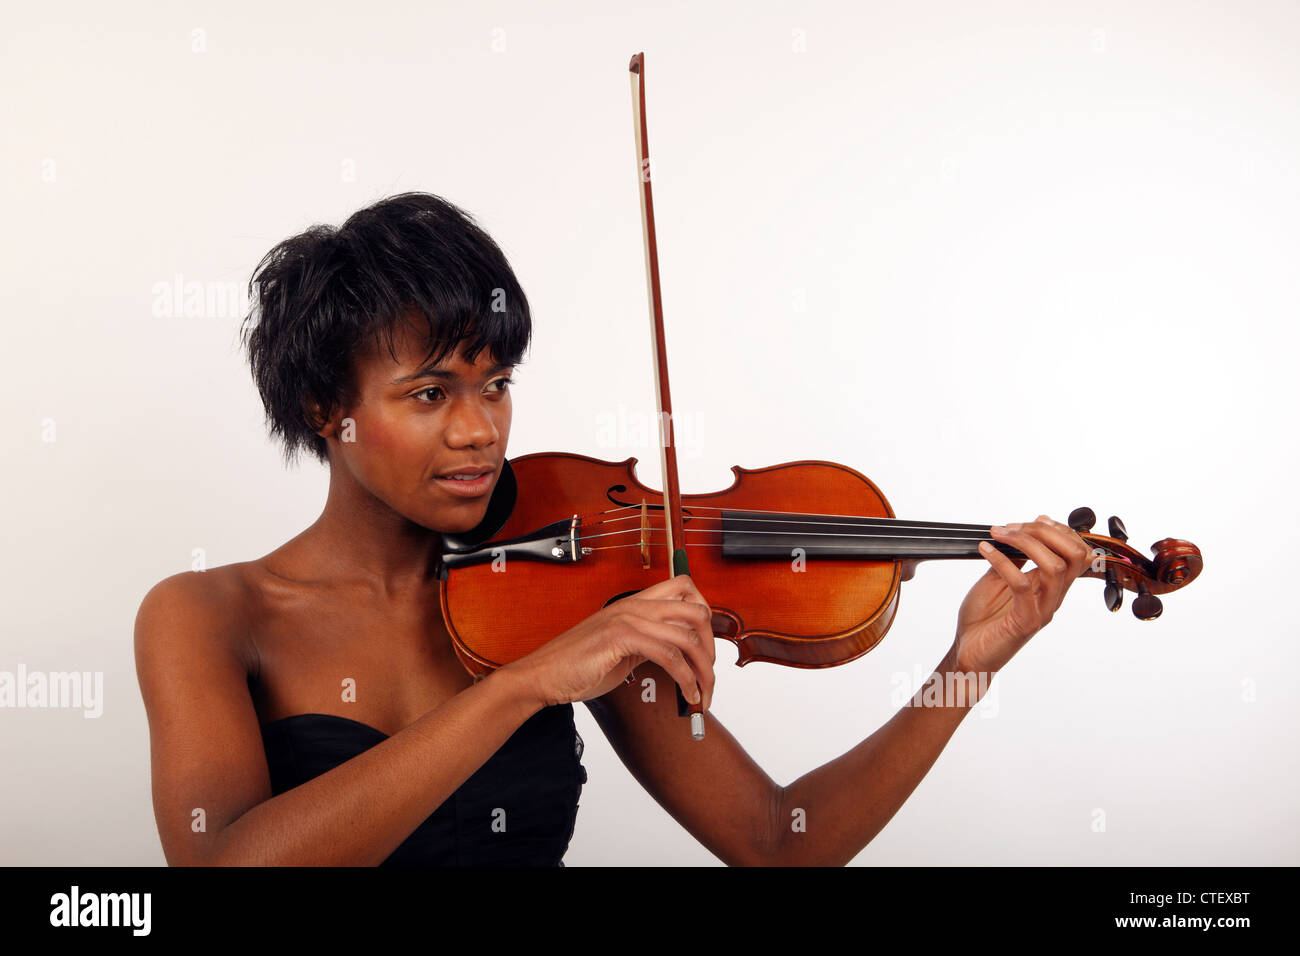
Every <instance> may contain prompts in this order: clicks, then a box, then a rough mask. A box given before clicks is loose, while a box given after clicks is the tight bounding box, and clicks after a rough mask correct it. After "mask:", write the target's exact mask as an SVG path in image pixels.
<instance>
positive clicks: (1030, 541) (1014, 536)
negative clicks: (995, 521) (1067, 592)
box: [992, 522, 1069, 586]
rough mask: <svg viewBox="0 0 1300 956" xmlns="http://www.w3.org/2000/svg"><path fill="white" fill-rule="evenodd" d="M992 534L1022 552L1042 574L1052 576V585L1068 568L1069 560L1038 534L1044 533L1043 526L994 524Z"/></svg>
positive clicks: (1033, 523) (1032, 523) (1032, 524)
mask: <svg viewBox="0 0 1300 956" xmlns="http://www.w3.org/2000/svg"><path fill="white" fill-rule="evenodd" d="M992 532H993V536H994V537H995V538H996V539H997V540H999V541H1004V542H1006V543H1007V544H1009V545H1011V546H1012V547H1014V548H1016V549H1018V550H1020V551H1022V552H1024V553H1025V554H1027V555H1028V556H1029V558H1030V559H1031V560H1032V561H1033V562H1034V564H1036V565H1037V566H1038V570H1039V571H1041V572H1042V573H1043V575H1044V576H1046V577H1048V578H1052V579H1054V580H1053V586H1056V584H1057V583H1058V581H1057V580H1056V579H1059V578H1060V577H1061V576H1062V575H1063V574H1064V573H1065V571H1066V570H1067V569H1068V568H1069V562H1067V561H1066V560H1065V558H1063V557H1061V556H1060V555H1059V554H1057V553H1056V552H1055V551H1053V550H1052V549H1051V548H1050V547H1048V545H1047V544H1045V543H1044V542H1043V541H1042V540H1041V538H1040V537H1039V536H1040V535H1042V534H1044V533H1046V532H1045V526H1043V525H1040V524H1037V523H1035V522H1031V523H1029V524H1021V525H1007V526H1006V527H1005V528H1003V527H1002V526H1001V525H994V526H993V529H992Z"/></svg>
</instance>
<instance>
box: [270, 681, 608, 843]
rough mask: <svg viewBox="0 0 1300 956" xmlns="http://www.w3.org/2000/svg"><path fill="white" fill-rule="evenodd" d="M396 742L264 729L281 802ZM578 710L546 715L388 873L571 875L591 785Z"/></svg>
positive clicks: (331, 723)
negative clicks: (502, 870)
mask: <svg viewBox="0 0 1300 956" xmlns="http://www.w3.org/2000/svg"><path fill="white" fill-rule="evenodd" d="M387 738H388V735H387V734H385V733H384V732H383V731H380V730H376V729H375V728H374V727H371V726H370V725H369V724H363V723H361V722H359V721H356V720H352V719H351V718H348V717H338V716H334V715H331V714H295V715H294V716H292V717H285V718H282V719H281V720H276V721H273V722H271V723H269V724H266V725H265V726H264V727H262V742H263V744H264V746H265V747H266V762H267V766H268V767H269V768H270V771H271V793H272V795H273V796H275V795H278V794H281V793H284V791H286V790H291V789H292V788H294V787H296V786H298V785H299V784H301V783H305V782H306V781H308V780H310V779H312V778H313V777H317V776H319V775H320V774H322V773H325V772H326V771H327V770H332V769H333V768H335V767H337V766H338V765H339V764H341V763H343V762H344V761H345V760H350V759H351V758H353V757H355V756H356V755H357V754H359V753H361V752H363V751H365V750H368V749H369V748H371V747H373V746H375V745H376V744H378V743H379V742H380V741H382V740H386V739H387ZM582 750H583V744H582V737H580V736H579V735H578V731H577V728H576V727H574V725H573V705H572V704H562V705H560V706H557V707H545V708H543V709H542V710H540V711H538V712H537V713H536V714H534V715H533V716H532V717H530V718H529V719H528V720H527V721H526V722H524V723H523V724H522V725H521V726H520V727H519V729H518V730H516V731H515V733H514V734H513V735H512V736H511V737H510V739H509V740H507V741H506V742H505V743H504V744H502V745H501V749H500V750H498V751H497V752H496V753H495V754H493V755H492V756H491V757H490V758H488V761H487V763H485V764H483V766H481V767H480V768H479V769H478V770H477V771H475V773H474V775H473V776H471V777H470V778H469V779H468V780H466V781H465V782H464V783H463V784H461V786H460V789H458V790H457V791H456V792H455V793H453V794H452V795H451V796H450V797H448V798H447V799H446V800H445V801H444V802H443V804H442V805H441V806H440V807H438V809H437V810H435V811H434V812H433V813H432V814H431V815H430V816H429V817H428V818H427V819H425V821H424V822H423V823H421V824H420V825H419V826H418V827H416V829H415V831H414V832H413V833H411V835H410V836H408V837H407V838H406V839H405V840H404V841H403V842H402V844H401V846H399V847H398V848H397V849H396V850H394V851H393V852H392V854H390V855H389V856H388V858H387V859H385V860H384V862H383V863H381V864H380V866H563V865H564V863H563V862H562V859H563V857H564V853H565V851H566V850H568V848H569V840H570V839H572V837H573V827H574V823H575V821H576V820H577V815H578V796H579V795H580V793H581V792H582V785H583V784H584V783H586V782H587V771H586V769H585V768H584V767H583V766H582V762H581V760H582Z"/></svg>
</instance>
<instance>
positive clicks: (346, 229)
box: [136, 193, 1090, 865]
mask: <svg viewBox="0 0 1300 956" xmlns="http://www.w3.org/2000/svg"><path fill="white" fill-rule="evenodd" d="M250 288H252V289H253V290H254V292H255V300H254V302H255V306H254V310H253V314H252V315H251V316H250V320H251V319H253V318H256V320H257V321H256V324H254V325H251V326H248V327H246V343H247V345H248V349H249V355H250V360H251V365H252V372H253V377H254V379H255V381H256V383H257V387H258V390H259V391H260V393H261V396H262V400H263V403H264V405H265V407H266V414H267V421H268V423H269V427H270V429H271V431H272V433H273V434H274V435H276V436H278V437H279V438H280V439H281V440H282V441H283V443H284V449H285V453H286V456H287V457H288V458H289V459H292V458H293V457H294V456H295V455H296V454H298V453H299V452H301V451H304V450H306V451H308V452H310V453H312V454H314V455H315V456H316V457H317V458H318V459H319V460H321V461H322V462H326V463H328V465H329V468H330V485H329V493H328V496H327V499H326V502H325V506H324V509H323V510H322V512H321V515H320V517H319V519H317V521H316V522H315V523H314V524H313V525H312V526H311V527H309V528H308V529H306V530H305V531H303V532H302V533H301V534H299V535H298V536H297V537H295V538H293V539H292V540H291V541H289V542H287V543H286V544H284V545H282V546H281V547H279V548H277V549H276V550H274V551H272V552H271V553H270V554H268V555H266V556H265V557H263V558H260V559H258V560H256V561H247V562H242V563H239V564H233V565H228V566H225V567H220V568H215V569H212V570H208V571H205V572H202V573H194V572H189V573H185V574H179V575H176V576H174V577H170V578H167V579H166V580H164V581H162V582H160V583H159V584H157V585H156V586H155V587H154V588H153V589H152V590H151V591H150V592H149V593H148V595H147V596H146V597H145V599H144V601H143V603H142V604H141V607H140V611H139V615H138V618H137V622H136V661H137V669H138V673H139V678H140V687H141V691H142V693H143V696H144V701H145V705H146V709H147V713H148V717H149V728H150V737H151V748H152V762H153V794H154V812H155V816H156V818H157V822H158V830H159V834H160V836H161V839H162V845H163V851H164V853H165V854H166V857H167V860H168V862H169V863H171V864H371V865H373V864H390V865H436V864H468V865H485V864H525V865H555V864H560V865H562V863H561V858H562V856H563V854H564V852H565V849H566V848H567V846H568V842H569V839H570V837H571V835H572V832H573V823H574V818H575V814H576V808H577V800H578V797H579V794H580V790H581V786H582V784H583V782H585V779H586V776H585V772H584V771H583V768H582V765H581V763H580V756H581V740H580V739H579V738H578V736H577V734H576V732H575V730H574V726H573V716H572V715H573V711H572V703H573V702H575V701H583V702H584V703H586V704H587V706H588V707H589V708H590V710H591V712H592V714H593V715H594V716H595V718H596V720H597V722H598V724H599V726H600V727H601V729H602V730H603V731H604V732H605V734H606V735H607V736H608V738H609V740H610V742H611V744H612V745H613V747H614V749H615V751H616V752H617V753H618V755H619V757H620V758H621V759H622V760H623V762H624V763H625V764H626V765H627V767H628V769H629V770H630V771H631V772H632V774H633V775H634V776H635V777H636V778H637V780H638V781H639V782H640V783H641V784H642V785H643V786H644V787H645V788H646V790H647V791H648V792H649V793H650V794H651V795H652V796H653V797H654V798H655V799H656V800H657V801H658V802H659V803H660V804H661V805H662V806H663V807H664V808H665V809H666V810H667V811H668V812H669V813H671V814H672V815H673V817H674V818H676V819H677V820H678V821H679V822H680V823H681V824H682V826H684V827H685V828H686V829H687V830H688V831H689V832H690V833H691V834H692V835H694V836H695V837H696V838H697V839H698V840H699V841H700V842H701V843H702V844H704V846H706V847H707V848H708V849H709V850H710V851H712V852H713V853H714V854H716V855H717V856H718V857H719V858H720V859H722V860H723V861H725V862H727V863H729V864H843V863H847V862H848V861H849V860H851V859H852V858H853V857H854V856H855V855H856V854H857V853H858V852H859V851H860V850H861V849H862V848H863V847H864V846H865V845H866V844H867V843H868V842H869V841H870V840H871V839H872V837H874V836H875V834H876V833H878V832H879V831H880V830H881V828H883V827H884V826H885V824H886V823H887V822H888V821H889V819H890V818H891V817H892V816H893V814H894V813H895V812H896V811H897V810H898V808H899V807H900V806H902V804H903V801H904V800H906V799H907V797H908V795H909V794H911V792H912V791H913V790H914V789H915V787H916V786H917V784H918V783H919V782H920V780H921V778H922V777H923V776H924V775H925V773H926V772H927V771H928V770H929V768H930V766H931V765H932V764H933V763H934V761H935V759H936V758H937V757H938V755H939V753H940V751H941V750H942V749H943V747H944V745H945V744H946V743H947V741H948V739H949V737H950V736H951V734H952V733H953V731H954V730H955V729H956V726H957V724H958V723H959V722H960V721H961V719H962V717H963V716H964V715H965V713H966V711H967V709H968V708H969V707H970V705H971V704H973V703H974V700H975V697H976V696H977V694H976V693H971V694H970V695H969V696H968V697H967V699H966V700H965V701H963V702H960V703H959V702H956V701H952V700H944V701H943V702H942V703H943V704H945V706H938V707H935V706H927V707H904V708H902V709H901V710H900V711H899V712H898V714H897V715H896V716H895V717H893V718H892V719H891V720H890V721H889V722H888V723H887V724H885V725H884V726H883V727H882V728H880V729H879V730H878V731H876V733H874V734H872V735H871V736H870V737H868V738H867V739H866V740H864V741H863V742H862V743H860V744H858V745H857V746H856V747H854V748H853V749H851V750H850V751H848V752H847V753H845V754H844V755H842V756H841V757H839V758H837V759H835V760H833V761H831V762H829V763H827V764H826V765H824V766H822V767H819V768H817V769H816V770H814V771H812V772H810V773H808V774H806V775H805V776H803V777H801V778H800V779H799V780H797V781H796V782H795V783H793V784H791V785H790V786H788V787H781V786H778V785H777V784H776V783H774V782H773V781H772V780H771V778H769V777H768V776H767V774H766V773H764V772H763V770H762V768H760V767H759V766H758V765H757V764H755V763H754V761H753V760H752V759H751V758H750V757H749V755H748V754H746V753H745V751H744V750H743V749H742V748H741V747H740V745H739V744H738V743H737V742H736V740H735V739H734V738H733V737H732V736H731V735H730V734H729V733H727V731H726V729H725V728H724V727H723V726H722V725H721V724H720V723H719V722H718V720H717V719H716V718H715V717H714V716H713V715H712V714H707V715H706V720H707V723H708V729H707V734H706V737H705V739H704V741H702V742H698V741H693V740H691V739H690V736H689V735H688V734H687V733H685V732H684V730H683V726H682V723H681V722H680V721H679V720H678V717H677V710H676V701H675V694H674V693H673V691H672V685H671V683H670V682H676V684H677V685H678V686H680V687H681V688H682V691H683V693H684V694H685V696H686V697H687V699H688V700H690V701H691V702H692V703H694V702H697V701H699V700H700V699H701V698H702V699H703V702H704V705H705V708H706V711H707V708H708V705H709V704H710V702H711V699H712V694H713V684H714V681H713V663H714V650H713V641H712V639H711V638H712V635H713V631H712V630H711V622H712V615H711V613H710V611H709V608H708V603H707V601H706V599H705V597H704V596H703V595H701V594H700V592H699V591H698V590H697V589H696V588H695V586H694V584H693V583H692V582H691V581H690V579H689V578H688V577H684V576H683V577H677V578H674V579H672V580H669V581H663V582H661V583H659V584H656V585H655V586H653V587H650V588H647V589H645V590H644V591H641V592H639V593H638V594H637V595H636V596H635V597H629V598H625V599H623V600H621V601H618V602H616V603H615V604H613V605H611V606H610V607H607V608H605V609H603V610H601V611H599V612H597V613H595V614H593V615H592V616H591V617H589V618H587V619H586V620H585V621H583V622H582V623H581V624H580V625H578V626H577V627H574V628H573V629H572V630H569V631H567V632H565V633H563V634H559V635H557V636H556V637H555V638H554V639H553V640H551V641H550V642H549V643H547V644H546V645H544V646H543V647H541V648H540V649H539V650H537V651H535V652H534V653H532V654H529V655H528V656H526V657H524V658H522V659H520V660H519V661H516V662H515V663H513V664H510V665H508V666H506V667H502V668H500V669H499V670H497V671H495V672H493V673H492V674H491V675H489V676H488V677H486V678H485V679H483V680H481V681H478V682H477V683H476V682H474V681H472V680H471V678H470V677H469V676H468V674H467V673H466V672H465V670H464V669H463V668H462V667H461V665H460V664H459V662H458V661H457V659H456V657H455V655H454V653H453V651H452V648H451V644H450V638H449V636H448V634H447V632H446V630H445V628H444V626H443V623H442V618H441V614H440V609H439V598H438V589H437V585H436V571H437V566H438V560H439V553H440V551H439V549H440V543H441V539H440V534H442V533H449V532H463V531H467V530H470V529H473V528H474V527H475V526H476V525H478V524H479V522H480V521H481V520H482V519H483V517H484V514H485V512H486V509H487V506H488V501H489V498H490V495H491V492H492V490H493V488H494V487H495V485H496V481H497V479H498V478H499V476H500V474H501V468H502V463H503V462H504V461H505V459H506V447H507V442H508V439H509V435H510V422H511V397H510V392H509V387H510V382H511V380H510V377H509V375H510V372H511V370H512V368H513V367H514V366H515V365H517V364H518V363H519V361H520V359H521V357H522V355H523V353H524V351H525V349H526V348H527V346H528V343H529V338H530V335H531V319H530V315H529V310H528V303H527V299H526V298H525V296H524V293H523V291H522V290H521V289H520V288H519V285H518V282H517V281H516V279H515V276H514V274H513V273H512V272H511V270H510V266H509V264H508V263H507V262H506V259H505V257H504V255H503V254H502V253H501V250H500V249H499V248H498V247H497V246H496V244H495V243H494V242H493V241H492V240H491V239H490V238H489V237H488V236H487V235H486V234H485V233H484V232H483V231H482V230H480V229H479V228H478V227H477V226H476V225H475V224H474V223H473V221H472V220H471V219H470V218H469V217H468V216H467V215H466V214H465V213H463V212H462V211H461V210H459V209H457V208H456V207H455V206H453V205H451V204H449V203H447V202H445V201H443V200H441V199H439V198H437V197H435V196H430V195H426V194H419V193H408V194H405V195H401V196H395V197H392V198H390V199H387V200H385V201H383V202H380V203H377V204H375V205H374V206H371V207H370V208H367V209H363V210H361V211H360V212H358V213H356V214H355V215H353V216H352V217H351V218H350V219H348V221H347V222H346V223H344V225H343V226H342V227H340V228H339V229H337V230H336V229H333V228H330V227H324V226H318V227H315V228H313V229H311V230H308V231H307V232H305V233H303V234H302V235H299V236H295V237H293V238H291V239H288V240H286V241H285V242H283V243H281V244H280V245H279V246H277V247H276V248H275V249H273V250H271V252H270V253H268V255H267V256H266V258H265V259H263V261H262V262H261V264H260V265H259V266H258V269H257V271H256V272H255V274H254V278H253V282H252V284H251V286H250ZM992 533H993V535H994V536H995V537H996V538H997V539H998V540H1000V541H1004V542H1006V543H1007V544H1009V545H1011V546H1013V547H1015V548H1017V549H1019V550H1020V551H1021V552H1022V553H1024V554H1026V555H1028V556H1029V557H1030V558H1032V559H1033V561H1034V562H1035V564H1036V565H1037V567H1036V568H1034V569H1031V570H1030V571H1029V572H1028V573H1025V572H1023V571H1022V570H1021V567H1022V566H1023V564H1024V560H1023V559H1021V560H1020V561H1019V562H1013V561H1012V560H1010V559H1008V558H1007V557H1006V556H1004V555H1003V554H1001V553H1000V552H998V551H996V550H995V549H991V548H986V549H985V557H986V559H987V561H988V562H989V565H990V567H989V568H988V570H987V572H986V573H985V574H984V576H983V577H982V578H981V579H980V580H979V581H978V582H977V583H976V585H975V587H974V588H973V589H972V590H971V592H970V594H969V595H968V596H967V597H966V599H965V601H964V602H963V604H962V606H961V609H960V611H959V613H958V620H957V633H956V638H955V640H954V642H953V645H952V648H951V649H950V650H949V651H948V653H947V654H946V655H945V657H944V659H943V660H942V661H941V662H940V664H939V666H938V667H937V668H936V675H938V676H939V677H940V678H942V677H943V676H944V675H949V674H962V675H984V676H985V678H987V677H989V676H991V675H992V674H994V673H996V672H997V671H998V670H999V669H1000V668H1001V667H1002V666H1003V665H1004V664H1006V662H1007V661H1008V660H1009V659H1010V658H1011V657H1012V655H1014V654H1015V653H1016V651H1017V650H1018V649H1019V648H1020V647H1021V646H1023V645H1024V643H1025V642H1026V641H1027V640H1028V639H1029V638H1030V637H1031V636H1032V635H1033V634H1034V633H1035V632H1037V631H1038V630H1039V629H1040V628H1041V627H1042V626H1043V625H1045V624H1046V623H1047V622H1048V621H1050V620H1051V618H1052V615H1053V613H1054V612H1055V610H1056V609H1057V607H1059V606H1060V603H1061V600H1062V598H1063V597H1064V595H1065V593H1066V591H1067V589H1068V588H1069V586H1070V584H1071V583H1072V582H1073V581H1074V580H1075V579H1076V578H1077V577H1078V576H1079V575H1080V574H1081V573H1082V571H1083V570H1084V568H1085V566H1086V565H1087V562H1088V560H1089V558H1090V554H1089V549H1088V547H1087V546H1086V545H1085V544H1084V543H1083V540H1082V539H1081V538H1080V537H1079V536H1078V535H1077V534H1075V533H1074V532H1073V531H1072V530H1070V529H1069V528H1067V527H1065V526H1064V525H1061V524H1059V523H1057V522H1055V521H1052V520H1050V519H1049V518H1047V517H1045V516H1040V517H1039V518H1038V520H1037V521H1034V522H1030V523H1026V524H1024V525H1010V526H1008V527H1007V528H1005V529H1003V528H996V527H995V528H994V529H993V531H992ZM634 667H639V668H640V670H639V672H638V674H637V676H638V677H640V678H642V679H644V678H645V677H653V678H655V679H656V681H657V684H658V686H659V687H661V688H666V689H667V692H664V693H658V694H655V695H643V694H642V690H641V685H640V683H638V684H636V685H632V686H628V685H627V678H628V677H629V675H630V674H631V672H632V669H633V668H634ZM949 686H951V683H950V684H949ZM968 686H969V687H970V688H971V689H972V691H974V690H975V688H976V687H979V686H980V685H979V683H978V680H977V679H972V680H971V681H970V683H969V685H968ZM981 689H982V687H981ZM643 696H647V697H648V696H653V697H654V700H644V699H643ZM799 820H807V821H812V824H811V825H809V826H807V827H804V826H801V825H799V823H798V821H799ZM792 821H793V822H792Z"/></svg>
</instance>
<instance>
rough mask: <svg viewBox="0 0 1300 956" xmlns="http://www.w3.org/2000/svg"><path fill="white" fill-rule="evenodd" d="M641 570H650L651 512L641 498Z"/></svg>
mask: <svg viewBox="0 0 1300 956" xmlns="http://www.w3.org/2000/svg"><path fill="white" fill-rule="evenodd" d="M641 570H643V571H648V570H650V512H649V510H648V509H647V507H646V503H645V499H644V498H642V499H641Z"/></svg>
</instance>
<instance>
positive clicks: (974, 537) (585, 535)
mask: <svg viewBox="0 0 1300 956" xmlns="http://www.w3.org/2000/svg"><path fill="white" fill-rule="evenodd" d="M724 520H725V519H724ZM785 523H787V524H789V523H792V522H785ZM837 523H838V522H808V524H810V525H813V526H814V527H821V526H823V525H835V524H837ZM590 527H600V524H596V525H592V526H590ZM858 527H872V526H870V525H860V526H858ZM894 527H898V528H903V527H910V528H917V529H919V530H926V531H928V530H930V529H928V528H925V527H923V526H920V525H896V526H894ZM646 530H648V531H650V532H655V531H662V530H663V528H662V527H658V526H655V525H651V526H650V528H648V529H646ZM685 532H686V533H687V534H692V533H694V534H697V535H698V534H723V533H726V534H736V535H748V534H794V535H801V536H803V537H809V536H812V535H815V536H818V537H834V538H881V539H885V538H900V539H906V540H908V541H976V542H978V541H991V540H993V538H992V537H991V535H989V534H988V533H987V532H975V531H969V532H966V533H965V534H872V533H869V532H862V531H856V532H850V531H816V530H810V529H802V530H799V531H777V530H774V529H768V528H763V529H751V528H728V527H722V526H719V527H715V528H698V527H691V526H687V527H686V528H685ZM641 533H642V529H641V528H640V527H634V528H620V529H618V530H616V531H601V532H597V533H592V532H590V531H582V532H581V533H580V534H579V535H578V538H579V540H582V541H587V540H591V539H594V538H608V537H611V536H615V535H635V536H638V537H639V536H640V535H641Z"/></svg>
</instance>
